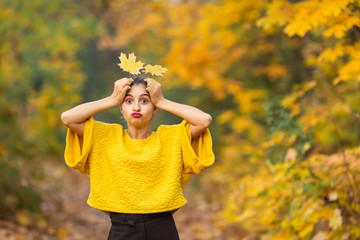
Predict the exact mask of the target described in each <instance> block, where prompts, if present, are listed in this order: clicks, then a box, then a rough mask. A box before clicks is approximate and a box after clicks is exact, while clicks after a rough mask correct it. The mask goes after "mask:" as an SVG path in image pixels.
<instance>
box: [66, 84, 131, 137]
mask: <svg viewBox="0 0 360 240" xmlns="http://www.w3.org/2000/svg"><path fill="white" fill-rule="evenodd" d="M132 81H133V80H132V79H131V78H122V79H120V80H117V81H116V82H115V83H114V91H113V93H112V94H111V96H109V97H106V98H103V99H100V100H97V101H93V102H88V103H83V104H80V105H78V106H76V107H74V108H72V109H70V110H68V111H66V112H63V113H62V114H61V121H62V122H63V123H64V125H65V126H67V127H68V128H70V129H71V130H72V131H74V132H75V133H76V134H78V135H79V136H82V135H83V133H84V127H85V121H86V120H87V119H88V118H90V117H91V116H93V115H94V114H96V113H99V112H101V111H104V110H106V109H108V108H111V107H114V106H116V105H118V104H120V103H122V101H123V100H124V97H125V94H126V92H127V91H128V90H129V89H130V84H131V83H132Z"/></svg>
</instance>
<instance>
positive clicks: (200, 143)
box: [179, 120, 215, 187]
mask: <svg viewBox="0 0 360 240" xmlns="http://www.w3.org/2000/svg"><path fill="white" fill-rule="evenodd" d="M179 130H180V136H181V148H182V154H183V164H184V167H183V172H182V177H181V178H182V179H181V184H182V187H184V186H185V184H186V183H187V182H188V181H189V180H190V178H191V176H192V175H193V174H194V173H197V174H199V173H201V172H202V171H203V170H205V169H206V168H208V167H210V166H211V165H213V164H214V161H215V156H214V153H213V150H212V139H211V135H210V131H209V129H206V130H205V131H204V132H203V133H202V134H201V135H200V136H199V137H197V138H195V139H191V132H190V126H189V123H188V122H187V121H185V120H184V121H183V122H182V123H181V124H180V126H179Z"/></svg>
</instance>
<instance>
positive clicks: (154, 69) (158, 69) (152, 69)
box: [145, 64, 167, 76]
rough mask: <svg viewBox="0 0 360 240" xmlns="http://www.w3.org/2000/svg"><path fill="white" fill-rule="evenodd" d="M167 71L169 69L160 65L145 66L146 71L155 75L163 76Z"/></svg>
mask: <svg viewBox="0 0 360 240" xmlns="http://www.w3.org/2000/svg"><path fill="white" fill-rule="evenodd" d="M166 71H167V69H166V68H164V67H162V66H160V65H154V66H152V65H150V64H147V65H146V66H145V73H150V74H152V75H155V76H162V75H163V74H164V73H165V72H166Z"/></svg>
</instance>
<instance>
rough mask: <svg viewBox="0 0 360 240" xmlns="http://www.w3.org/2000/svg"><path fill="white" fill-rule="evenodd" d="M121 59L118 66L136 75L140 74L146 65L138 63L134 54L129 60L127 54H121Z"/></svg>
mask: <svg viewBox="0 0 360 240" xmlns="http://www.w3.org/2000/svg"><path fill="white" fill-rule="evenodd" d="M119 59H120V63H119V64H118V65H119V67H120V68H121V69H122V70H124V71H126V72H129V73H131V74H134V75H137V74H140V70H141V69H142V68H143V65H144V63H142V62H141V61H136V56H135V54H134V53H131V54H129V58H127V57H126V55H125V54H123V53H121V54H120V57H119Z"/></svg>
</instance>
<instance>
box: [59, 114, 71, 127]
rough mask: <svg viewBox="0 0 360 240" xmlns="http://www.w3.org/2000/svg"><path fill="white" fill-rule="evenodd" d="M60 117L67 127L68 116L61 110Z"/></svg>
mask: <svg viewBox="0 0 360 240" xmlns="http://www.w3.org/2000/svg"><path fill="white" fill-rule="evenodd" d="M60 119H61V121H62V123H63V124H64V125H65V126H67V127H69V125H70V121H69V116H68V114H67V112H63V113H62V114H61V117H60Z"/></svg>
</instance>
